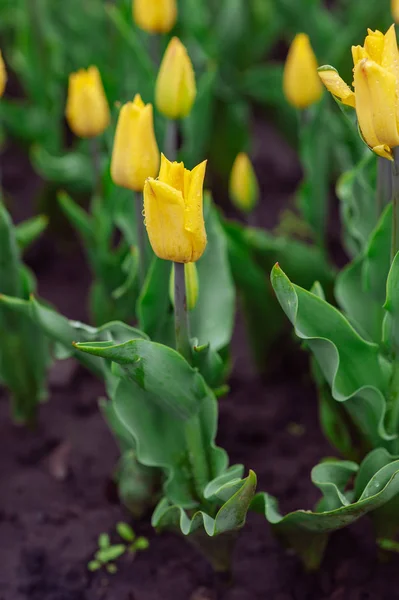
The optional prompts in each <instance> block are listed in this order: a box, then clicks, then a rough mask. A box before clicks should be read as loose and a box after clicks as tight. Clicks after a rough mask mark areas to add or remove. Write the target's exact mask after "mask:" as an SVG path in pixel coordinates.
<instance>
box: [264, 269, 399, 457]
mask: <svg viewBox="0 0 399 600" xmlns="http://www.w3.org/2000/svg"><path fill="white" fill-rule="evenodd" d="M271 279H272V285H273V287H274V290H275V292H276V295H277V298H278V300H279V302H280V304H281V306H282V308H283V310H284V312H285V313H286V315H287V316H288V318H289V319H290V321H291V323H292V324H293V325H294V328H295V332H296V334H297V335H298V337H300V338H301V339H303V340H306V345H307V346H308V347H309V348H310V350H311V351H312V352H313V354H314V356H315V358H316V360H317V362H318V364H319V366H320V368H321V371H322V372H323V375H324V377H325V378H326V380H327V381H328V383H329V385H330V386H331V390H332V395H333V398H334V399H335V400H337V401H339V402H344V403H345V404H344V406H345V407H346V409H347V410H348V411H349V413H350V415H351V418H352V419H353V421H354V422H355V423H356V425H357V426H358V427H359V428H360V430H361V431H362V433H363V435H364V436H365V437H366V438H367V440H368V441H369V443H371V444H372V445H373V446H378V445H380V444H381V445H387V443H388V442H389V441H390V440H392V439H394V438H395V437H396V435H389V434H388V433H387V431H386V428H385V424H384V420H385V414H386V408H387V407H386V399H385V394H386V393H387V389H388V372H387V369H386V368H385V369H384V367H383V364H382V361H381V357H380V355H379V347H378V345H377V344H373V343H370V342H367V341H366V340H364V339H362V338H361V337H360V336H359V335H358V333H357V332H356V331H355V330H354V329H353V328H352V326H351V325H350V324H349V322H348V321H347V320H346V319H345V317H344V316H343V315H342V314H341V313H340V312H339V311H338V310H337V309H336V308H334V307H333V306H331V305H330V304H328V303H327V302H326V301H324V300H322V299H321V298H318V297H317V296H315V295H314V294H312V293H310V292H307V291H306V290H304V289H302V288H300V287H299V286H296V285H293V284H292V283H291V282H290V280H289V279H288V277H287V276H286V275H285V274H284V273H283V271H282V270H281V269H280V268H279V267H278V265H276V266H275V267H274V268H273V271H272V278H271Z"/></svg>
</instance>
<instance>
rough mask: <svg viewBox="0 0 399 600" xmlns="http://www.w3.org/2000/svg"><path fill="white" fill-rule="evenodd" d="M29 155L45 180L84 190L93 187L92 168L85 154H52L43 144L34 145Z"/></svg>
mask: <svg viewBox="0 0 399 600" xmlns="http://www.w3.org/2000/svg"><path fill="white" fill-rule="evenodd" d="M30 156H31V160H32V164H33V166H34V168H35V169H36V171H37V172H38V173H39V175H41V176H42V177H43V179H45V180H46V181H51V182H52V183H55V184H57V185H58V186H73V187H74V189H77V190H80V191H85V192H89V191H91V190H92V189H93V185H94V182H93V168H92V165H91V162H90V158H89V157H88V156H87V155H86V154H83V153H80V152H69V153H68V154H64V155H62V156H53V155H52V154H51V153H50V152H48V151H47V150H46V148H45V147H44V146H38V145H35V146H33V147H32V150H31V153H30Z"/></svg>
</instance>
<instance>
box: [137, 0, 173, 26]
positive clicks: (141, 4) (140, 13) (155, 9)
mask: <svg viewBox="0 0 399 600" xmlns="http://www.w3.org/2000/svg"><path fill="white" fill-rule="evenodd" d="M133 18H134V20H135V22H136V25H138V27H141V29H144V31H148V32H149V33H168V32H169V31H170V30H171V29H172V28H173V27H174V25H175V23H176V19H177V3H176V0H133Z"/></svg>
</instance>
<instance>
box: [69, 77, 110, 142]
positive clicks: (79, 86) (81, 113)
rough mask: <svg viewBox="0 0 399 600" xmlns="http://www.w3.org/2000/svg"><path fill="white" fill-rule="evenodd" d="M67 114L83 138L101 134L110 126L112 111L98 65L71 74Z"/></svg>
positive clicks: (70, 123)
mask: <svg viewBox="0 0 399 600" xmlns="http://www.w3.org/2000/svg"><path fill="white" fill-rule="evenodd" d="M65 116H66V118H67V121H68V125H69V127H70V128H71V130H72V131H73V132H74V134H75V135H77V136H79V137H82V138H91V137H95V136H97V135H100V134H101V133H103V131H105V129H106V128H107V127H108V125H109V122H110V111H109V106H108V102H107V98H106V96H105V92H104V88H103V84H102V81H101V76H100V73H99V71H98V69H97V67H89V68H88V69H87V70H85V69H80V71H77V72H76V73H71V75H70V76H69V87H68V99H67V105H66V110H65Z"/></svg>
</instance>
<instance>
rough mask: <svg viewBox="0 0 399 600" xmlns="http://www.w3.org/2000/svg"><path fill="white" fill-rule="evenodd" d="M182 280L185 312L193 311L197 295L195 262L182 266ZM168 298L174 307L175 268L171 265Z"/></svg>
mask: <svg viewBox="0 0 399 600" xmlns="http://www.w3.org/2000/svg"><path fill="white" fill-rule="evenodd" d="M184 278H185V282H186V301H187V310H194V308H195V307H196V306H197V302H198V295H199V279H198V270H197V265H196V264H195V262H189V263H186V264H185V265H184ZM169 296H170V301H171V303H172V305H173V306H174V305H175V267H174V265H172V269H171V272H170V280H169Z"/></svg>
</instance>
